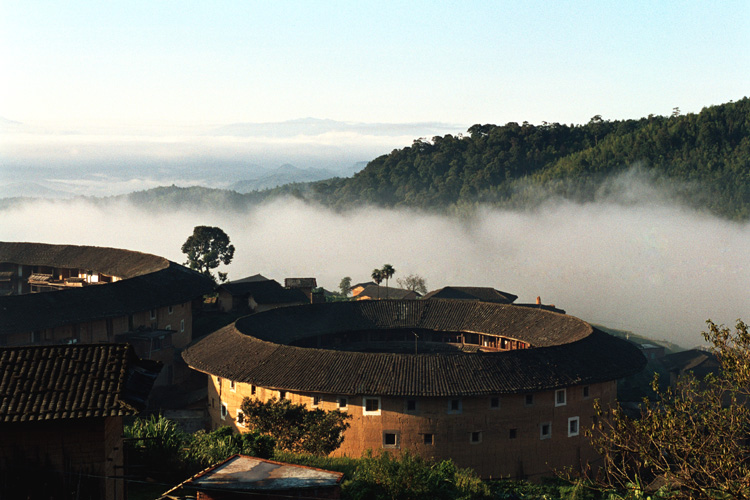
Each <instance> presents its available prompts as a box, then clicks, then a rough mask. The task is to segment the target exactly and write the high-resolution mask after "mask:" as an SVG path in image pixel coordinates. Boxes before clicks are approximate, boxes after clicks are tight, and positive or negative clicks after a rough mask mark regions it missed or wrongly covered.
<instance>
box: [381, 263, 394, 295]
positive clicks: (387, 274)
mask: <svg viewBox="0 0 750 500" xmlns="http://www.w3.org/2000/svg"><path fill="white" fill-rule="evenodd" d="M380 273H381V275H382V276H383V279H385V298H386V299H387V298H388V280H389V279H391V278H392V277H393V275H394V274H396V270H395V269H393V266H392V265H390V264H383V269H381V270H380Z"/></svg>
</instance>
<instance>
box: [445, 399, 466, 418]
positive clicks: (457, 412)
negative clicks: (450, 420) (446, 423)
mask: <svg viewBox="0 0 750 500" xmlns="http://www.w3.org/2000/svg"><path fill="white" fill-rule="evenodd" d="M454 401H458V409H457V410H454V409H453V402H454ZM463 412H464V402H463V400H462V399H461V398H451V399H449V400H448V414H449V415H460V414H461V413H463Z"/></svg>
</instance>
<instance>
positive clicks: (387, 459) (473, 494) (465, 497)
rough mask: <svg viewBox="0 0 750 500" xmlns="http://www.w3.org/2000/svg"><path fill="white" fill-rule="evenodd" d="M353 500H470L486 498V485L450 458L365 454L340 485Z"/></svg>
mask: <svg viewBox="0 0 750 500" xmlns="http://www.w3.org/2000/svg"><path fill="white" fill-rule="evenodd" d="M342 490H343V494H344V496H345V497H346V498H350V499H352V500H381V499H382V500H402V499H403V500H443V499H445V500H450V499H461V500H469V499H475V498H485V497H489V488H488V487H487V485H486V484H485V483H483V482H482V481H481V480H480V479H479V478H478V477H477V476H476V474H475V473H474V472H473V471H471V470H470V469H458V468H457V467H456V466H455V465H454V464H453V462H452V461H450V460H444V461H442V462H432V461H428V460H425V459H423V458H421V457H419V456H418V455H414V454H411V453H409V452H404V453H403V454H402V455H401V456H399V457H393V456H391V455H390V454H389V453H387V452H384V453H381V454H380V455H377V456H373V455H372V454H371V453H368V454H367V455H366V456H364V457H362V458H361V459H360V460H359V464H358V466H357V469H356V471H355V473H354V476H353V477H352V478H351V479H349V480H347V481H346V482H344V484H343V485H342Z"/></svg>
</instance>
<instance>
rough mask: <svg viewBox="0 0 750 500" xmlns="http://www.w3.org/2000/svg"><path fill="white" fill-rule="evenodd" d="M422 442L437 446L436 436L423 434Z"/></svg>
mask: <svg viewBox="0 0 750 500" xmlns="http://www.w3.org/2000/svg"><path fill="white" fill-rule="evenodd" d="M422 442H423V443H424V444H429V445H432V444H435V435H434V434H432V433H427V434H422Z"/></svg>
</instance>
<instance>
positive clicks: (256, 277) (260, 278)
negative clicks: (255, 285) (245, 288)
mask: <svg viewBox="0 0 750 500" xmlns="http://www.w3.org/2000/svg"><path fill="white" fill-rule="evenodd" d="M257 281H270V280H269V279H268V278H266V277H265V276H263V275H262V274H253V275H252V276H248V277H247V278H242V279H239V280H233V281H230V282H229V283H232V284H237V283H250V282H257ZM229 283H227V285H228V284H229Z"/></svg>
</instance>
